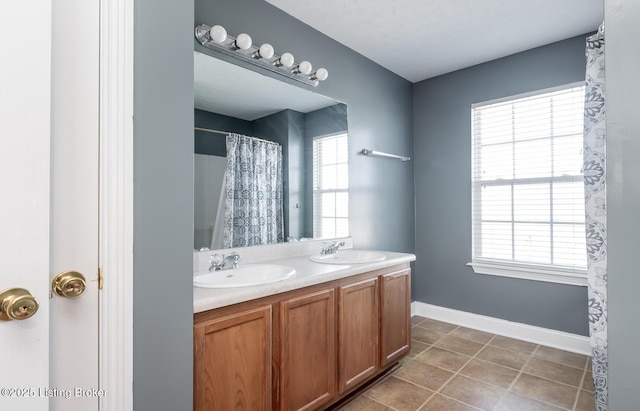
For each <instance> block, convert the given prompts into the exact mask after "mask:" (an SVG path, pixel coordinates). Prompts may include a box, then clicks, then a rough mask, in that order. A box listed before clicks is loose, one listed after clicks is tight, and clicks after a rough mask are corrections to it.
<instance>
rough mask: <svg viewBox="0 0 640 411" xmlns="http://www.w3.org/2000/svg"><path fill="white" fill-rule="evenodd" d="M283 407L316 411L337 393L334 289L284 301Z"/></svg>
mask: <svg viewBox="0 0 640 411" xmlns="http://www.w3.org/2000/svg"><path fill="white" fill-rule="evenodd" d="M279 359H280V375H279V379H280V383H279V386H278V388H279V389H278V391H279V395H280V409H281V410H316V409H319V408H320V407H321V406H322V405H323V404H327V403H329V402H330V401H331V400H332V399H333V398H334V397H335V395H336V372H335V369H336V327H335V292H334V290H333V289H329V290H323V291H318V292H313V293H310V294H306V295H302V296H300V297H294V298H289V299H286V300H284V301H282V303H281V304H280V358H279Z"/></svg>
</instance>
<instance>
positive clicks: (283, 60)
mask: <svg viewBox="0 0 640 411" xmlns="http://www.w3.org/2000/svg"><path fill="white" fill-rule="evenodd" d="M293 62H294V59H293V54H291V53H282V56H280V58H279V59H278V61H277V64H276V65H278V66H283V67H291V66H293Z"/></svg>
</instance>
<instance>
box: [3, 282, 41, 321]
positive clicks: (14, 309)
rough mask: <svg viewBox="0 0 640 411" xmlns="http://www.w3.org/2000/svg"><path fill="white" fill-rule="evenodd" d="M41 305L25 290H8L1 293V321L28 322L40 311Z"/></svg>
mask: <svg viewBox="0 0 640 411" xmlns="http://www.w3.org/2000/svg"><path fill="white" fill-rule="evenodd" d="M38 307H40V303H39V302H38V300H37V299H36V298H35V297H34V296H33V295H31V293H30V292H29V291H27V290H25V289H24V288H8V289H6V290H4V291H2V292H1V293H0V320H2V321H11V320H26V319H27V318H30V317H32V316H33V314H35V313H36V311H38Z"/></svg>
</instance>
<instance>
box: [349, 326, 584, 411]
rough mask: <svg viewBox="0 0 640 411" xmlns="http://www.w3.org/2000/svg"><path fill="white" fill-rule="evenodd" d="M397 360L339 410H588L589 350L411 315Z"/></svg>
mask: <svg viewBox="0 0 640 411" xmlns="http://www.w3.org/2000/svg"><path fill="white" fill-rule="evenodd" d="M411 325H412V327H411V330H412V334H411V337H412V339H413V341H412V347H411V353H410V354H409V356H408V357H406V358H405V359H403V360H402V367H401V368H400V369H398V370H397V371H396V372H394V373H393V374H392V375H391V376H389V377H387V378H386V379H384V380H383V381H381V382H380V383H378V384H377V385H375V386H373V387H371V388H369V390H367V391H366V392H364V393H363V394H362V395H361V396H360V397H358V398H356V399H355V400H354V401H352V402H351V403H349V404H347V405H346V406H345V407H344V408H342V410H344V411H370V410H371V411H373V410H385V411H394V410H396V411H403V410H407V411H516V410H517V411H547V410H548V411H562V410H565V411H592V410H594V411H595V403H594V394H593V391H594V390H593V382H592V374H591V369H590V368H589V365H590V364H591V361H590V360H591V359H590V357H587V356H584V355H580V354H574V353H570V352H566V351H562V350H558V349H555V348H550V347H545V346H541V345H537V344H532V343H529V342H526V341H520V340H515V339H513V338H508V337H503V336H499V335H494V334H490V333H486V332H483V331H478V330H473V329H471V328H466V327H459V326H457V325H454V324H448V323H444V322H440V321H435V320H432V319H427V318H423V317H418V316H414V317H413V318H412V319H411Z"/></svg>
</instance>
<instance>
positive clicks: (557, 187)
mask: <svg viewBox="0 0 640 411" xmlns="http://www.w3.org/2000/svg"><path fill="white" fill-rule="evenodd" d="M583 104H584V87H583V86H582V85H577V84H573V85H570V86H565V87H563V88H561V89H553V90H543V91H539V92H535V93H530V94H527V95H520V96H515V97H509V98H508V99H501V100H498V101H490V102H485V103H479V104H474V105H473V106H472V108H471V120H472V224H473V225H472V231H473V235H472V239H473V247H472V248H473V259H472V262H471V263H470V265H471V266H472V267H473V269H474V271H475V272H478V273H482V274H494V275H504V276H510V277H518V278H528V279H534V280H542V281H551V282H560V283H568V284H576V285H586V262H587V256H586V246H585V230H584V191H583V178H582V172H581V168H582V162H583V160H582V140H583V136H582V134H583Z"/></svg>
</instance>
